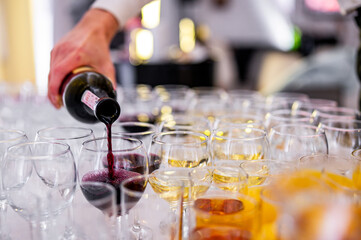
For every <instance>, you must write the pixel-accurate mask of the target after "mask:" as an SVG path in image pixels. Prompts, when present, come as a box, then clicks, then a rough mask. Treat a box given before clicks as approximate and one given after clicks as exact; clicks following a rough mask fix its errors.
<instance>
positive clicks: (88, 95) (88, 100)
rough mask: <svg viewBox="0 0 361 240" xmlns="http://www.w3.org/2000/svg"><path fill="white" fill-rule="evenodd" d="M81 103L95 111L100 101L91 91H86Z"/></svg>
mask: <svg viewBox="0 0 361 240" xmlns="http://www.w3.org/2000/svg"><path fill="white" fill-rule="evenodd" d="M81 101H82V102H83V103H84V104H85V105H87V106H88V107H89V108H91V109H92V110H93V111H94V110H95V105H96V104H97V102H98V101H99V97H98V96H97V95H95V94H94V93H92V92H91V91H89V90H85V92H84V93H83V96H81Z"/></svg>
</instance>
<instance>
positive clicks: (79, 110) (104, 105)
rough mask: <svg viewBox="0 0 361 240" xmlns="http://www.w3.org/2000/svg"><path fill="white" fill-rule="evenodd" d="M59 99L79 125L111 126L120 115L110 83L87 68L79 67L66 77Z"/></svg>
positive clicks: (114, 92)
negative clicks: (100, 123)
mask: <svg viewBox="0 0 361 240" xmlns="http://www.w3.org/2000/svg"><path fill="white" fill-rule="evenodd" d="M61 95H62V96H63V103H64V106H65V107H66V109H67V110H68V112H69V113H70V115H71V116H73V117H74V118H75V119H77V120H79V121H81V122H84V123H96V122H99V121H100V122H103V123H105V124H112V123H113V122H115V121H116V120H117V119H118V117H119V115H120V106H119V103H118V102H117V94H116V91H115V89H114V88H113V84H112V82H111V81H110V80H109V79H108V78H107V77H105V76H104V75H102V74H100V73H98V72H96V71H95V70H94V69H93V68H91V67H87V66H86V67H79V68H77V69H75V70H73V71H72V72H71V73H70V74H68V75H67V76H66V78H65V79H64V81H63V84H62V87H61Z"/></svg>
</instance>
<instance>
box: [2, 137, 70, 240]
mask: <svg viewBox="0 0 361 240" xmlns="http://www.w3.org/2000/svg"><path fill="white" fill-rule="evenodd" d="M2 173H3V174H2V181H3V186H4V189H5V191H6V192H7V200H8V203H9V205H10V206H11V207H12V208H13V209H14V210H15V211H16V212H17V213H18V214H20V215H21V216H22V217H23V218H25V219H26V220H27V221H29V223H30V226H31V229H32V239H49V236H47V234H49V233H50V234H52V232H49V231H46V230H49V228H48V226H49V224H48V222H49V220H51V219H52V218H54V216H57V215H59V214H60V213H62V212H63V211H64V210H65V209H66V208H67V207H68V206H69V205H70V203H71V201H72V199H73V195H74V191H75V186H76V176H77V175H76V167H75V162H74V157H73V154H72V152H71V150H70V147H69V145H67V144H62V143H51V142H27V143H21V144H17V145H14V146H12V147H9V148H8V149H7V151H6V154H5V156H4V160H3V167H2Z"/></svg>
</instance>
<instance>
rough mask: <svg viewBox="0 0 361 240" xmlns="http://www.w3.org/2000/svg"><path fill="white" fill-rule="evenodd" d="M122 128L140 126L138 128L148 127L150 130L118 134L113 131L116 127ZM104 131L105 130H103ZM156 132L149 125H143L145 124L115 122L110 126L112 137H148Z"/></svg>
mask: <svg viewBox="0 0 361 240" xmlns="http://www.w3.org/2000/svg"><path fill="white" fill-rule="evenodd" d="M118 126H119V127H124V126H140V127H149V128H150V130H147V131H143V132H119V131H115V128H116V127H118ZM105 129H106V128H105ZM155 132H156V126H155V125H154V124H151V123H145V122H117V123H115V124H113V126H112V134H114V135H122V134H124V135H127V136H139V135H148V134H153V133H155Z"/></svg>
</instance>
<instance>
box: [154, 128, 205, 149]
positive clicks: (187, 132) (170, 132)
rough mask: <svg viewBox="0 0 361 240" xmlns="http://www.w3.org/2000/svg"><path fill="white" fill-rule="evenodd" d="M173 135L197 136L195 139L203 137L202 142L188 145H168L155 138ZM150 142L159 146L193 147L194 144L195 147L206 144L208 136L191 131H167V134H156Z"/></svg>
mask: <svg viewBox="0 0 361 240" xmlns="http://www.w3.org/2000/svg"><path fill="white" fill-rule="evenodd" d="M174 134H189V135H193V136H197V137H200V138H201V137H203V138H204V140H203V141H200V142H190V143H168V142H165V141H161V140H158V139H157V138H158V137H160V136H165V135H174ZM152 142H154V143H157V144H161V145H172V146H182V145H183V146H194V145H195V144H197V145H202V144H204V143H207V142H208V136H207V135H205V134H203V133H197V132H193V131H181V130H176V131H168V132H159V133H156V134H155V135H154V136H153V138H152Z"/></svg>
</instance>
